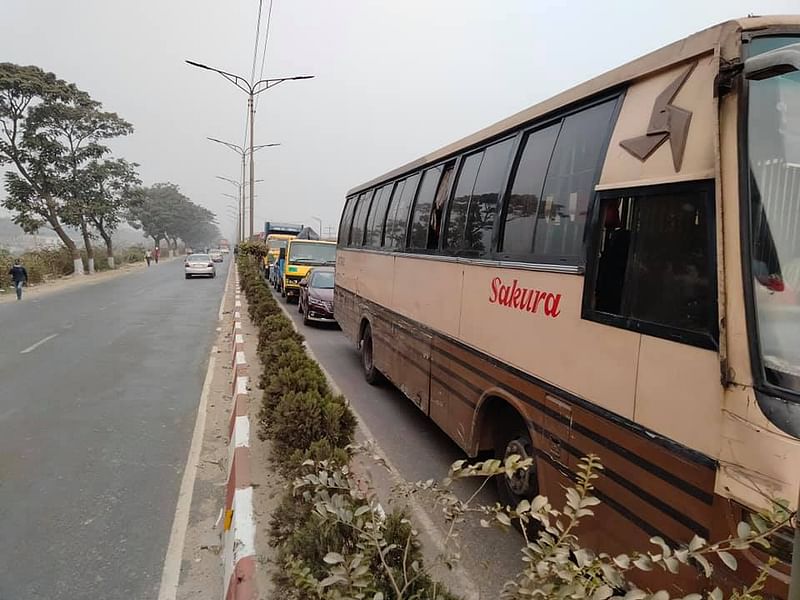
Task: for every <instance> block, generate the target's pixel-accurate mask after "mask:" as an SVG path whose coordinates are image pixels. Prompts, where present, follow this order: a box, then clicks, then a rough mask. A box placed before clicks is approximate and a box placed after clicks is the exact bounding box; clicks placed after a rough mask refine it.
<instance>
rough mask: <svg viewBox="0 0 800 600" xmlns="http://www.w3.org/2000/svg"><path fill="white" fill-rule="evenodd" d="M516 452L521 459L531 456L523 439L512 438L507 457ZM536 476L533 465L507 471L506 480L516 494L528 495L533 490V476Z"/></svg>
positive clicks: (507, 448) (507, 447)
mask: <svg viewBox="0 0 800 600" xmlns="http://www.w3.org/2000/svg"><path fill="white" fill-rule="evenodd" d="M514 454H516V455H517V456H519V457H520V459H522V460H524V459H526V458H530V455H529V454H528V450H527V448H526V444H525V443H524V442H523V441H522V440H511V441H510V442H508V445H507V446H506V455H505V458H508V457H509V456H513V455H514ZM532 477H534V469H533V467H528V468H527V469H517V470H516V471H514V472H513V473H506V481H507V482H508V487H509V489H510V490H511V491H512V492H513V493H514V495H516V496H522V497H525V496H528V495H530V494H531V492H532V488H531V478H532Z"/></svg>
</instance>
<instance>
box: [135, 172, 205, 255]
mask: <svg viewBox="0 0 800 600" xmlns="http://www.w3.org/2000/svg"><path fill="white" fill-rule="evenodd" d="M135 195H136V196H137V197H138V201H137V202H136V205H135V206H134V207H133V208H132V209H131V211H130V217H129V221H130V224H131V226H133V227H135V228H137V229H141V230H142V231H143V232H144V234H145V235H146V236H147V237H150V238H153V242H154V243H155V244H156V246H158V245H159V244H160V243H161V241H162V240H166V241H167V243H168V244H169V248H170V251H175V250H177V248H178V240H179V239H182V240H183V241H184V242H186V243H187V244H189V245H192V246H194V245H202V244H210V243H211V242H212V241H215V240H216V239H218V238H219V229H218V228H217V226H216V223H215V216H214V213H212V212H211V211H210V210H208V209H206V208H203V207H202V206H199V205H197V204H195V203H194V202H192V201H191V200H189V199H188V198H187V197H186V196H184V195H183V194H182V193H181V191H180V189H179V188H178V186H177V185H175V184H174V183H156V184H154V185H153V186H151V187H149V188H146V187H145V188H139V189H138V190H136V192H135Z"/></svg>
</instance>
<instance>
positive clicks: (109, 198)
mask: <svg viewBox="0 0 800 600" xmlns="http://www.w3.org/2000/svg"><path fill="white" fill-rule="evenodd" d="M138 166H139V165H137V164H136V163H130V162H128V161H126V160H124V159H111V160H104V161H92V162H91V163H89V165H88V166H87V168H86V170H85V173H86V179H87V182H88V185H87V187H86V192H85V195H84V196H83V197H84V201H85V208H86V217H87V218H88V220H89V221H90V223H91V225H92V227H94V228H95V229H97V231H98V233H99V234H100V237H102V238H103V241H104V242H105V244H106V253H107V255H108V264H109V267H110V268H112V269H113V268H114V266H115V265H114V245H113V240H112V234H113V233H114V231H116V229H117V227H118V226H119V224H120V223H121V222H122V220H123V219H124V218H125V217H126V216H127V214H128V213H129V212H130V210H132V209H134V208H135V206H136V205H137V203H138V202H139V201H140V196H139V195H137V194H135V193H134V186H136V185H139V184H140V183H141V182H140V181H139V176H138V175H137V173H136V167H138Z"/></svg>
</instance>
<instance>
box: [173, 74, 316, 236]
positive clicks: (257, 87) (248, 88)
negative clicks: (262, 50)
mask: <svg viewBox="0 0 800 600" xmlns="http://www.w3.org/2000/svg"><path fill="white" fill-rule="evenodd" d="M186 62H187V63H188V64H190V65H192V66H193V67H198V68H200V69H205V70H207V71H214V72H215V73H219V74H220V75H222V76H223V77H224V78H225V79H227V80H228V81H230V82H231V83H232V84H233V85H235V86H236V87H238V88H239V89H240V90H242V91H243V92H244V93H245V94H247V110H248V114H249V118H250V237H253V215H254V210H253V209H254V200H253V199H254V197H255V191H254V189H255V175H254V173H255V171H254V170H253V152H255V146H254V144H253V132H254V127H253V123H254V121H255V105H254V102H253V99H254V98H255V97H256V96H257V95H258V94H260V93H261V92H264V91H266V90H268V89H270V88H271V87H275V86H276V85H278V84H279V83H283V82H284V81H297V80H299V79H311V78H312V77H314V76H313V75H297V76H295V77H275V78H270V79H261V80H259V81H256V82H255V83H250V82H249V81H248V80H247V79H245V78H244V77H240V76H239V75H235V74H234V73H228V72H227V71H222V70H221V69H216V68H214V67H209V66H208V65H204V64H202V63H198V62H194V61H191V60H187V61H186ZM215 141H218V140H215ZM222 143H225V142H222ZM268 145H269V144H268ZM262 147H263V146H262ZM242 162H243V163H244V149H242ZM243 179H244V178H243Z"/></svg>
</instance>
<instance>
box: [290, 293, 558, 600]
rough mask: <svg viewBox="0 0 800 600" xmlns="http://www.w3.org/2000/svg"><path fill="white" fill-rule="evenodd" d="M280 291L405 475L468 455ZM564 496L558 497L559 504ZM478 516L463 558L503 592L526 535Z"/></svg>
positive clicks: (493, 594) (421, 476) (481, 581)
mask: <svg viewBox="0 0 800 600" xmlns="http://www.w3.org/2000/svg"><path fill="white" fill-rule="evenodd" d="M275 297H276V298H277V299H278V300H279V301H280V302H282V303H283V304H284V306H286V308H287V309H288V311H289V314H290V315H291V317H292V319H293V320H294V321H295V323H296V324H297V327H298V328H299V330H300V331H301V332H302V334H303V335H304V336H305V338H306V343H307V344H308V345H309V347H310V348H311V350H312V352H313V353H314V356H315V357H316V358H317V360H318V361H319V362H320V363H321V364H322V366H323V367H324V368H325V369H326V370H327V371H328V373H329V374H330V375H331V377H333V379H334V380H335V381H336V384H337V385H338V386H339V388H340V389H341V390H342V393H343V394H344V395H345V396H346V397H347V398H348V400H349V401H350V402H351V404H352V406H353V408H354V409H355V410H356V412H357V413H358V415H359V417H360V418H361V419H362V421H363V422H364V423H365V424H366V426H367V428H368V429H369V430H370V432H371V433H372V435H373V436H374V437H375V440H376V441H377V443H378V444H379V445H380V447H381V448H382V449H383V451H384V453H385V454H386V456H387V457H388V459H389V460H390V461H391V462H392V464H393V466H394V467H395V468H396V469H397V470H398V471H399V473H400V475H401V476H402V477H403V478H404V479H406V480H408V481H425V480H427V479H438V480H441V479H443V478H444V477H446V476H447V471H448V469H449V468H450V465H451V464H452V463H453V462H455V461H456V460H460V459H464V458H467V456H466V455H465V454H464V452H463V451H462V450H461V449H460V448H459V447H458V446H457V445H456V444H455V443H454V442H453V441H452V440H451V439H450V438H449V437H448V436H447V435H446V434H445V433H444V432H443V431H442V430H441V429H439V428H438V427H437V425H436V424H435V423H434V422H433V421H431V420H430V419H428V418H427V417H426V416H425V415H424V414H423V413H422V412H421V411H420V410H419V409H418V408H417V407H416V406H415V405H414V404H413V403H412V402H411V401H410V400H408V399H407V398H406V397H405V396H404V395H403V394H402V393H401V392H400V391H399V390H397V388H395V387H393V386H392V385H391V384H387V383H384V384H382V385H380V386H372V385H369V384H368V383H367V382H366V381H365V380H364V375H363V371H362V368H361V361H360V359H359V355H358V352H357V351H356V348H355V345H354V344H352V343H351V342H350V341H349V340H348V339H347V338H346V337H345V336H344V334H343V333H342V332H341V330H339V328H338V327H336V326H330V325H313V324H312V325H311V326H308V327H306V326H304V325H303V319H302V315H300V314H299V313H298V312H297V305H296V304H289V305H287V304H286V301H285V300H284V299H281V298H280V296H278V295H276V296H275ZM473 481H477V480H473ZM475 487H476V486H474V485H466V484H465V485H461V486H458V487H457V488H456V489H457V490H458V491H459V495H460V496H461V497H462V498H463V499H466V497H468V496H469V495H471V493H472V492H473V491H474V490H475ZM560 500H561V499H560V498H559V499H557V501H556V505H558V501H560ZM477 501H478V503H480V504H487V505H490V504H494V503H495V502H496V501H497V497H496V495H495V493H494V487H492V486H491V485H490V486H489V487H488V488H486V489H485V491H484V492H482V493H481V494H480V495H479V496H478V497H477ZM427 512H428V513H429V516H430V517H431V518H432V520H433V521H434V522H437V523H440V524H441V518H440V516H441V509H436V508H435V507H430V506H429V507H427ZM476 521H477V519H473V520H471V521H470V525H469V526H467V527H465V528H464V529H463V530H462V532H461V546H462V548H461V550H462V561H461V564H462V567H464V569H465V571H467V572H468V573H470V575H471V576H472V579H473V580H474V583H475V584H476V586H477V587H478V588H479V590H480V593H481V598H498V597H500V590H501V588H502V585H503V583H504V582H505V581H507V580H509V579H512V578H513V576H514V575H515V574H516V573H517V572H519V571H520V570H521V568H522V562H521V555H520V548H521V546H522V544H523V538H522V536H521V535H520V534H519V533H517V532H516V531H510V532H508V533H504V532H501V531H498V530H495V529H484V528H481V527H480V526H479V524H478V523H477V522H476Z"/></svg>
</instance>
